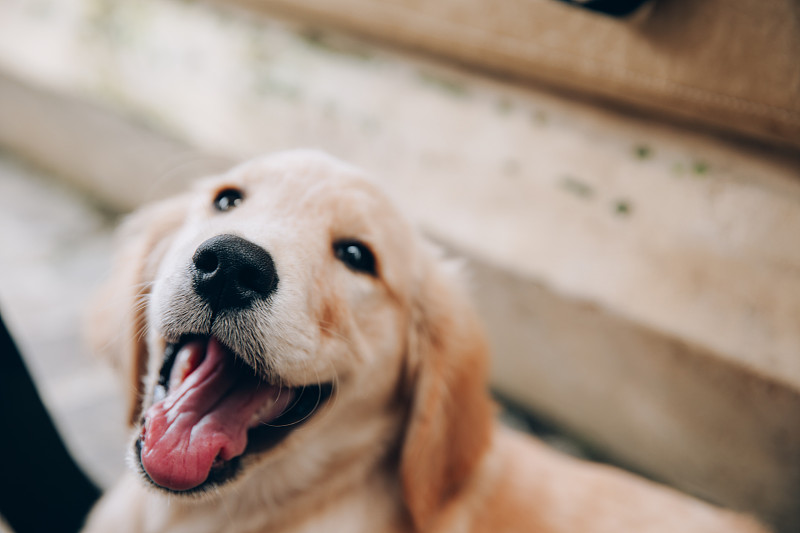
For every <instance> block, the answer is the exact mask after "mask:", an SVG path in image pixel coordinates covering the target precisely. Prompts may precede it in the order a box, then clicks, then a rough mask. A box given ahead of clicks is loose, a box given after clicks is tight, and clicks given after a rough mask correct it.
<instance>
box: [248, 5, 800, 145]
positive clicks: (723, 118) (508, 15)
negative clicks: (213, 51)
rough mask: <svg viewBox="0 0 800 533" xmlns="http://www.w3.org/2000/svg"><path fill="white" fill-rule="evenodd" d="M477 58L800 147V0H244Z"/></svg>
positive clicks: (475, 62)
mask: <svg viewBox="0 0 800 533" xmlns="http://www.w3.org/2000/svg"><path fill="white" fill-rule="evenodd" d="M248 3H250V4H257V5H260V6H265V7H271V8H279V9H281V10H283V11H284V12H291V13H294V14H300V15H304V16H306V17H311V18H313V19H314V20H316V21H318V22H324V23H333V24H335V25H338V26H340V27H343V28H347V29H349V30H354V31H356V32H358V33H361V34H365V35H370V36H372V37H377V38H380V39H383V40H386V41H391V42H395V43H399V44H402V45H404V46H409V47H414V48H419V49H423V50H425V51H427V52H432V53H436V54H439V55H444V56H447V57H450V58H452V59H456V60H459V61H462V62H466V63H469V64H472V65H475V66H480V67H483V68H489V69H492V70H494V71H497V72H502V73H506V74H512V75H515V76H521V77H524V78H526V79H530V80H539V81H545V82H547V83H550V84H556V85H558V86H562V87H566V88H570V89H573V90H579V91H582V92H585V93H589V94H593V95H600V96H603V97H606V98H611V99H614V100H618V101H622V102H626V103H628V104H634V105H635V106H636V107H638V108H640V109H646V110H650V111H657V112H660V113H668V114H670V115H673V116H679V117H683V118H688V119H692V120H694V121H697V122H700V123H703V124H706V125H712V126H716V127H722V128H726V129H730V130H734V131H737V132H739V133H744V134H747V135H750V136H755V137H758V138H761V139H767V140H771V141H773V142H777V143H778V144H783V145H788V146H793V147H800V3H799V2H797V1H796V0H704V1H702V2H699V1H697V0H658V1H656V2H655V3H653V4H651V6H650V7H651V8H652V9H650V10H649V11H647V12H645V13H641V15H642V16H640V17H634V18H632V19H630V20H625V19H614V18H610V17H606V16H603V15H599V14H595V13H592V12H589V11H586V10H582V9H579V8H576V7H572V6H569V5H566V4H562V3H560V2H556V1H553V0H504V1H502V2H492V1H490V0H437V1H430V0H249V2H248Z"/></svg>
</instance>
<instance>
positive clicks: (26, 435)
mask: <svg viewBox="0 0 800 533" xmlns="http://www.w3.org/2000/svg"><path fill="white" fill-rule="evenodd" d="M0 428H3V438H2V439H0V457H2V458H3V460H2V461H0V480H2V481H0V515H2V516H3V518H4V519H5V520H6V522H7V523H8V525H9V526H10V527H11V528H12V530H14V531H15V532H16V533H41V532H45V531H46V532H48V533H73V532H77V531H79V530H80V528H81V527H82V525H83V522H84V520H85V517H86V514H87V513H88V512H89V509H90V508H91V506H92V505H93V504H94V502H95V501H96V500H97V498H98V497H99V496H100V491H99V489H98V488H97V487H96V486H95V485H94V483H93V482H92V481H91V480H90V479H89V478H88V477H86V474H84V472H83V471H82V470H81V469H80V467H79V466H78V465H77V464H75V462H74V460H73V459H72V457H71V456H70V454H69V452H68V451H67V449H66V447H65V445H64V443H63V441H62V440H61V437H60V435H59V434H58V431H57V430H56V427H55V425H54V424H53V421H52V420H51V418H50V416H49V414H48V413H47V410H46V408H45V406H44V404H43V403H42V400H41V399H40V397H39V394H38V391H37V390H36V386H35V385H34V382H33V380H32V378H31V375H30V373H29V372H28V369H27V368H26V366H25V362H24V361H23V359H22V355H21V354H20V353H19V350H18V349H17V347H16V344H15V343H14V341H13V339H12V338H11V335H10V334H9V332H8V329H6V326H5V324H4V323H3V321H2V317H0Z"/></svg>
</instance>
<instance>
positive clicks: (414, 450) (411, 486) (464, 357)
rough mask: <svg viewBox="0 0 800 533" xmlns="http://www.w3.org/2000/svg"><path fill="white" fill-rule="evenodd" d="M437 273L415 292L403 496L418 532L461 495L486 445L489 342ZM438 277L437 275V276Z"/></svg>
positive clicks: (464, 302)
mask: <svg viewBox="0 0 800 533" xmlns="http://www.w3.org/2000/svg"><path fill="white" fill-rule="evenodd" d="M442 276H443V273H442V272H435V273H434V278H432V279H429V280H428V282H427V283H425V284H424V285H423V286H422V287H421V290H420V296H419V298H420V301H419V302H418V303H417V305H416V310H415V312H416V317H415V324H414V326H413V329H414V332H413V334H412V341H411V343H410V350H411V351H412V353H411V354H410V356H411V363H410V364H411V365H413V366H414V367H415V368H413V369H412V370H411V372H412V376H411V387H412V408H411V413H410V416H409V421H408V426H407V429H406V435H405V440H404V442H403V448H402V450H401V458H400V476H401V480H402V485H403V495H404V498H405V502H406V505H407V507H408V509H409V511H410V514H411V518H412V520H413V522H414V525H415V526H416V529H417V530H418V531H424V530H426V528H427V527H429V526H430V525H432V524H433V521H434V519H435V517H436V516H437V514H438V513H439V512H440V511H442V510H443V509H444V508H445V507H446V506H447V503H448V502H449V501H450V500H451V498H453V497H454V496H455V495H457V494H458V491H459V490H460V488H461V487H462V486H463V485H464V484H465V482H466V481H467V480H468V479H469V477H470V475H471V474H472V473H473V472H474V471H475V468H476V467H477V465H478V462H479V461H480V460H481V458H482V457H483V455H484V453H485V451H486V450H487V448H488V446H489V441H490V437H491V426H492V419H493V410H494V408H493V404H492V401H491V399H490V397H489V393H488V390H487V383H486V380H487V364H488V348H487V345H486V340H485V338H484V336H483V333H482V328H481V326H480V323H479V321H478V319H477V316H476V314H475V312H474V311H473V309H472V306H471V305H470V303H469V302H468V301H467V298H466V296H465V295H464V291H460V290H458V288H457V287H455V286H452V285H451V284H450V283H449V280H448V281H445V279H444V278H443V277H442ZM437 278H438V279H437Z"/></svg>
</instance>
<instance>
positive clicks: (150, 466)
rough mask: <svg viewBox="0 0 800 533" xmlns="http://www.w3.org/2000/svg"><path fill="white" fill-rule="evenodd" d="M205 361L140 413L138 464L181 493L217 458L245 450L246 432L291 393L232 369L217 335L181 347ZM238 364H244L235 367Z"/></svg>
mask: <svg viewBox="0 0 800 533" xmlns="http://www.w3.org/2000/svg"><path fill="white" fill-rule="evenodd" d="M184 350H192V351H193V352H192V353H191V354H190V355H189V357H190V358H196V359H200V358H201V357H202V351H203V350H205V352H206V354H205V359H203V361H202V362H201V363H200V365H199V366H198V367H197V368H196V369H195V370H194V371H193V372H191V373H190V374H189V375H188V376H187V377H186V380H185V381H183V383H181V384H180V385H179V386H177V388H174V389H172V390H170V391H169V393H168V395H167V396H166V398H164V399H163V400H161V401H160V402H158V403H155V404H153V405H152V406H151V407H150V408H149V409H148V410H147V412H146V413H145V424H144V427H145V429H144V439H143V442H142V452H141V459H142V466H144V469H145V470H146V471H147V475H148V476H150V479H152V480H153V481H154V482H155V483H156V484H158V485H161V486H162V487H166V488H168V489H172V490H176V491H181V490H189V489H192V488H194V487H196V486H198V485H200V484H201V483H203V482H204V481H205V480H206V479H207V478H208V475H209V473H210V471H211V467H212V466H213V465H214V461H215V460H216V459H217V457H219V458H220V459H222V460H224V461H228V460H230V459H233V458H234V457H236V456H239V455H241V454H242V453H244V449H245V447H246V446H247V430H248V429H249V428H250V427H251V426H253V425H255V424H257V423H258V421H259V419H261V421H269V420H270V419H274V418H276V417H277V416H279V415H280V414H281V412H282V411H283V410H284V409H285V407H286V404H287V403H288V402H287V397H288V396H290V394H288V393H287V391H284V392H283V395H282V397H281V394H280V389H278V388H277V387H272V386H269V385H266V384H265V383H263V382H260V381H258V379H257V378H255V377H254V376H252V375H251V374H249V373H248V372H246V371H245V370H244V369H243V368H236V362H235V358H234V357H233V355H232V354H230V353H228V351H227V349H226V348H225V347H224V346H222V345H221V344H220V343H219V342H218V341H217V340H216V339H214V338H212V339H211V340H210V341H208V345H207V346H206V344H205V343H204V342H202V341H193V342H191V343H189V344H187V345H186V346H184V347H183V348H182V349H181V351H184ZM240 366H243V365H240Z"/></svg>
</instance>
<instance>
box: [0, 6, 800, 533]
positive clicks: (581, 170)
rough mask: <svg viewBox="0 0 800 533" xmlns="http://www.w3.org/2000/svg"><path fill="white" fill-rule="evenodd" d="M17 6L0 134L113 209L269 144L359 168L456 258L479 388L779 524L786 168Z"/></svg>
mask: <svg viewBox="0 0 800 533" xmlns="http://www.w3.org/2000/svg"><path fill="white" fill-rule="evenodd" d="M37 6H38V7H37V8H36V9H33V8H31V7H30V6H28V5H27V4H26V3H24V2H7V3H5V4H3V5H0V69H2V70H4V71H5V72H6V77H5V78H0V116H2V117H4V118H3V120H2V121H0V143H2V144H3V145H5V146H7V147H10V148H11V149H12V150H14V151H15V152H17V153H20V154H24V155H26V156H27V157H29V158H31V159H32V160H35V161H38V162H40V163H41V164H44V165H46V166H49V167H50V168H52V169H56V170H57V171H58V172H59V173H60V174H62V175H64V176H67V177H68V178H70V179H71V180H72V181H73V183H75V184H77V185H79V186H81V187H83V188H84V189H85V190H88V191H90V192H91V194H93V195H94V196H95V198H96V199H98V200H99V201H101V202H103V203H104V204H106V205H108V206H112V207H113V208H114V209H121V210H126V209H130V208H133V207H135V206H136V205H139V204H140V203H141V202H144V201H146V200H148V199H152V198H157V197H160V196H162V195H164V194H167V193H169V192H171V191H173V190H175V189H177V188H180V187H181V186H182V185H183V184H184V183H186V182H187V181H189V180H190V177H191V176H193V175H198V174H200V173H202V172H205V171H211V170H212V169H215V168H219V167H220V166H223V165H224V164H225V162H227V161H229V160H236V159H240V158H243V157H248V156H250V155H254V154H258V153H263V152H265V151H274V150H279V149H283V148H293V147H297V146H313V147H319V148H323V149H326V150H328V151H330V152H332V153H333V154H335V155H337V156H339V157H342V158H344V159H346V160H348V161H351V162H353V163H355V164H357V165H360V166H362V167H364V168H366V169H367V170H368V171H369V172H371V173H372V174H374V175H376V176H378V177H379V178H381V179H382V180H383V181H384V183H385V185H386V187H387V189H389V190H390V192H391V193H392V194H393V195H394V196H395V198H396V199H397V200H398V202H399V203H400V204H401V205H402V206H403V207H404V209H405V210H406V211H407V212H408V213H409V214H410V216H411V217H412V218H413V219H414V220H415V221H416V222H417V223H418V224H419V225H420V226H422V227H423V228H424V229H425V231H427V232H428V234H430V235H431V236H432V237H433V238H434V239H436V240H438V241H439V242H441V243H443V244H444V245H445V246H446V247H447V248H449V249H451V250H454V251H456V252H457V253H460V254H462V255H464V256H466V257H468V258H469V259H470V262H471V263H472V265H473V268H474V270H475V278H476V285H477V287H476V298H477V302H478V305H479V307H480V309H481V310H482V312H483V313H484V315H485V317H486V320H487V323H488V325H489V331H490V336H491V339H492V343H493V346H494V348H495V363H494V384H495V386H496V387H497V388H498V389H499V390H501V391H502V392H504V393H506V394H508V395H510V396H512V397H513V398H514V399H516V400H519V401H521V402H523V403H525V404H526V405H528V406H529V407H530V408H532V409H534V410H535V411H537V412H539V413H541V414H543V415H544V416H546V417H549V418H551V419H552V420H554V421H555V422H557V423H559V424H562V425H564V426H565V427H568V428H570V429H572V430H573V431H574V432H575V433H576V434H578V435H581V436H582V437H583V438H584V439H586V440H588V441H589V442H591V443H592V444H593V445H594V446H596V447H597V448H599V449H601V450H602V451H604V452H605V453H607V454H610V455H612V456H614V457H616V458H617V459H619V460H621V461H623V462H626V463H628V464H630V465H631V466H633V467H635V468H637V469H639V470H641V471H643V472H646V473H648V474H650V475H653V476H655V477H657V478H659V479H663V480H667V481H669V482H671V483H673V484H674V485H676V486H678V487H680V488H683V489H684V490H688V491H690V492H693V493H695V494H699V495H701V496H704V497H707V498H709V499H712V500H715V501H718V502H720V503H724V504H726V505H730V506H733V507H737V508H740V509H745V510H752V511H757V512H759V513H760V514H761V515H762V516H764V517H766V518H768V519H770V520H771V521H772V522H773V523H776V524H779V525H781V526H782V527H783V528H784V529H785V530H786V531H794V530H796V527H799V526H800V516H798V513H797V509H796V507H795V503H794V501H793V500H792V497H791V496H792V495H793V494H797V493H798V490H800V454H797V453H795V452H796V450H798V449H800V429H798V427H797V424H794V423H793V421H794V420H797V419H798V415H800V395H799V394H798V390H800V357H798V353H800V328H797V327H796V317H797V316H800V298H798V295H800V248H798V247H797V246H796V244H795V243H796V235H797V234H798V230H800V209H798V207H800V180H798V177H799V175H798V174H799V173H798V169H799V168H800V157H798V156H797V155H792V154H786V153H780V152H776V151H770V150H769V149H767V148H764V147H757V146H751V145H744V144H741V143H736V142H733V141H728V140H724V139H717V138H713V137H710V136H708V135H705V134H699V133H694V132H690V131H685V130H682V129H677V128H675V127H672V126H668V125H664V124H659V123H656V122H653V121H649V120H645V119H641V118H637V117H633V116H629V115H625V114H622V113H619V112H615V111H611V110H604V109H600V108H597V107H595V106H593V105H590V104H589V103H586V102H578V101H573V100H570V99H568V98H564V97H561V96H559V95H554V94H552V93H547V92H543V91H536V90H532V89H530V88H526V89H523V88H520V87H516V86H513V85H511V84H508V83H503V82H498V81H494V80H490V79H486V78H484V77H481V76H478V75H474V74H471V73H468V72H463V71H459V70H456V69H453V68H449V67H447V66H444V65H441V64H437V63H434V62H430V61H426V60H424V59H421V58H419V57H413V56H409V55H407V54H402V53H398V52H394V51H390V50H386V49H383V48H379V47H376V46H373V45H370V44H368V43H364V42H361V41H356V40H353V39H350V38H348V37H346V36H342V35H339V34H335V33H330V32H328V31H325V30H320V29H317V28H309V27H306V26H302V25H299V26H298V25H295V24H293V23H291V22H287V21H278V20H272V19H264V18H258V17H254V16H251V15H249V14H247V13H245V12H241V11H236V10H229V9H224V8H220V7H209V6H207V5H200V4H191V3H189V4H187V3H183V2H172V1H167V0H148V1H144V2H139V3H112V2H90V1H88V0H87V1H82V0H75V1H72V2H55V1H48V0H42V1H41V2H38V3H37ZM34 43H35V45H34ZM35 87H38V88H35ZM126 117H134V120H133V121H132V120H130V119H129V118H126ZM792 528H795V529H792Z"/></svg>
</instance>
